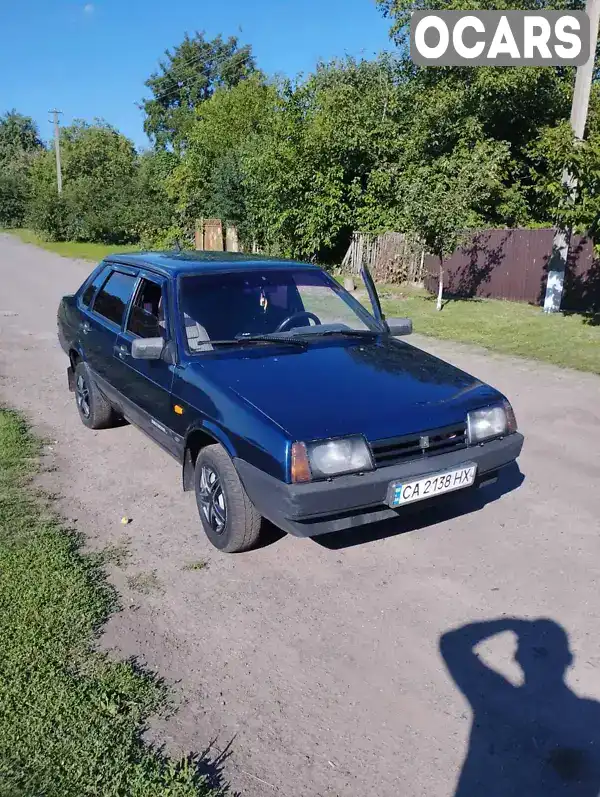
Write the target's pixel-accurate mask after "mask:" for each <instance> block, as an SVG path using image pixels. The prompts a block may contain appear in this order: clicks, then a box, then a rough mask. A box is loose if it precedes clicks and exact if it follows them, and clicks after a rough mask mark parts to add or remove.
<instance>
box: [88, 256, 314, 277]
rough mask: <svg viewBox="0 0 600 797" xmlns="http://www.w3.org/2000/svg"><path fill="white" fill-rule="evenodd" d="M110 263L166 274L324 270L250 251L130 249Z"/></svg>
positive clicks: (110, 259)
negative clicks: (253, 270)
mask: <svg viewBox="0 0 600 797" xmlns="http://www.w3.org/2000/svg"><path fill="white" fill-rule="evenodd" d="M104 262H108V263H122V264H123V265H127V266H135V267H137V268H148V269H151V270H152V271H156V272H158V273H159V274H163V275H164V276H166V277H176V276H178V275H179V274H214V273H218V272H220V271H238V270H239V271H243V270H245V269H248V270H250V269H257V268H259V269H261V270H263V269H280V268H290V267H293V268H302V269H312V270H315V271H321V268H320V267H319V266H315V265H312V264H311V263H302V262H300V261H296V260H285V259H282V258H277V257H269V256H267V255H251V254H246V253H242V252H197V251H191V250H190V251H181V252H127V253H124V254H113V255H109V256H108V257H106V258H105V259H104Z"/></svg>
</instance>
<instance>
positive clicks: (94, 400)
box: [75, 361, 117, 429]
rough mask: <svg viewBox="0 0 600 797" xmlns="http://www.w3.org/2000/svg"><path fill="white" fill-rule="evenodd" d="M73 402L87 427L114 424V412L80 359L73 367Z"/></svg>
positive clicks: (92, 427) (108, 426)
mask: <svg viewBox="0 0 600 797" xmlns="http://www.w3.org/2000/svg"><path fill="white" fill-rule="evenodd" d="M75 402H76V404H77V411H78V412H79V417H80V418H81V422H82V423H83V425H84V426H87V428H88V429H108V428H110V427H111V426H115V424H116V420H117V417H116V414H115V412H114V410H113V408H112V407H111V405H110V404H109V403H108V401H107V400H106V398H105V397H104V396H103V395H102V393H101V392H100V391H99V390H98V388H97V386H96V383H95V382H94V380H93V378H92V375H91V373H90V369H89V368H88V367H87V365H86V364H85V363H84V362H82V361H80V362H78V363H77V365H76V367H75Z"/></svg>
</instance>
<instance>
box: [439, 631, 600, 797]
mask: <svg viewBox="0 0 600 797" xmlns="http://www.w3.org/2000/svg"><path fill="white" fill-rule="evenodd" d="M505 631H512V632H514V634H515V635H516V637H517V640H518V644H517V650H516V653H515V660H516V662H517V663H518V664H519V665H520V667H521V669H522V671H523V676H524V680H523V683H522V685H519V686H514V685H513V684H512V683H511V682H510V681H509V680H507V679H506V678H504V676H502V675H500V673H498V672H496V671H495V670H492V669H490V668H489V667H488V666H486V664H484V662H483V661H482V660H481V658H480V657H479V656H478V654H477V653H476V652H475V650H474V648H475V647H476V646H477V645H478V644H479V643H480V642H482V641H483V640H485V639H488V638H490V637H493V636H495V635H496V634H500V633H503V632H505ZM440 650H441V654H442V657H443V659H444V662H445V664H446V667H447V668H448V671H449V673H450V675H451V676H452V678H453V680H454V682H455V683H456V685H457V686H458V687H459V689H461V691H462V692H463V694H464V695H465V697H466V698H467V700H468V701H469V703H470V705H471V709H472V712H473V721H472V727H471V733H470V739H469V749H468V752H467V755H466V758H465V761H464V764H463V768H462V772H461V774H460V777H459V780H458V785H457V787H456V792H455V795H454V797H517V796H518V797H553V795H561V797H562V795H569V797H598V794H599V793H600V703H598V702H596V701H595V700H590V699H586V698H583V697H578V696H577V695H576V694H574V692H572V691H571V690H570V689H569V687H568V686H567V684H566V683H565V681H564V677H565V673H566V671H567V669H568V668H569V666H570V665H571V663H572V655H571V652H570V650H569V640H568V636H567V634H566V632H565V630H564V629H563V628H562V626H560V625H559V624H558V623H555V622H554V621H553V620H533V621H528V620H520V619H515V618H502V619H498V620H491V621H487V622H480V623H472V624H470V625H466V626H463V627H461V628H458V629H456V630H453V631H449V632H447V633H446V634H444V635H443V636H442V637H441V640H440Z"/></svg>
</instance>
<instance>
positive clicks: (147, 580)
mask: <svg viewBox="0 0 600 797" xmlns="http://www.w3.org/2000/svg"><path fill="white" fill-rule="evenodd" d="M127 584H128V585H129V588H130V589H132V590H135V592H141V593H142V595H151V594H152V593H153V592H163V585H162V583H161V581H160V579H159V577H158V576H157V575H156V571H155V570H152V571H150V572H149V573H144V572H142V573H136V574H135V576H128V578H127Z"/></svg>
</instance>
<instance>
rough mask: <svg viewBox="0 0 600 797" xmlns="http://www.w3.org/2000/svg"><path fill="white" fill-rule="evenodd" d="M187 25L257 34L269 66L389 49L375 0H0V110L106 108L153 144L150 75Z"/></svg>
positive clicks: (46, 133) (69, 114)
mask: <svg viewBox="0 0 600 797" xmlns="http://www.w3.org/2000/svg"><path fill="white" fill-rule="evenodd" d="M186 31H188V32H189V33H190V34H193V33H194V32H195V31H204V32H205V34H206V36H207V37H208V38H213V37H214V36H216V35H217V34H219V33H221V34H222V35H223V36H224V37H227V36H230V35H235V36H238V38H239V40H240V43H242V44H251V45H252V47H253V50H254V54H255V56H256V60H257V65H258V66H259V67H260V68H261V69H262V70H263V71H265V72H267V73H268V74H275V73H278V74H284V75H289V76H294V75H297V74H298V73H300V72H304V73H306V72H309V71H311V70H312V69H313V68H314V66H315V64H316V63H317V61H318V60H319V59H324V60H329V59H331V58H334V57H338V56H343V55H345V54H349V55H355V56H360V55H365V56H366V57H370V56H372V55H374V54H375V53H376V52H379V51H381V50H384V49H391V48H392V46H393V45H392V44H391V42H390V40H389V36H388V31H389V20H386V19H384V18H383V16H382V15H381V13H380V11H379V10H378V8H377V6H376V4H375V0H228V2H226V3H225V2H222V0H221V2H219V0H217V1H216V2H215V1H214V0H213V2H208V1H207V0H168V1H167V2H166V1H165V0H162V1H161V0H83V1H82V0H0V113H3V112H4V111H5V110H9V109H12V108H16V109H17V110H18V111H19V112H21V113H23V114H25V115H27V116H31V117H33V119H34V120H35V121H36V122H37V124H38V126H39V129H40V133H41V136H42V138H43V139H44V140H48V139H49V138H50V137H51V135H52V126H51V124H50V123H49V119H50V115H49V113H48V111H49V109H52V108H58V109H59V110H61V111H62V112H63V115H62V116H61V124H69V123H70V122H72V120H73V119H76V118H79V119H87V120H92V119H93V118H94V117H101V118H103V119H105V120H106V121H107V122H110V124H112V125H114V126H115V127H117V128H118V129H119V130H121V132H123V133H125V135H127V136H129V138H131V139H132V140H133V141H134V143H135V144H136V146H138V147H143V146H147V145H148V140H147V138H146V136H145V134H144V132H143V116H142V112H141V111H140V110H139V109H138V108H137V107H136V103H137V102H139V101H140V100H141V99H142V98H143V97H144V96H149V94H148V90H147V89H146V87H145V86H144V81H145V80H146V79H147V78H148V77H149V75H150V74H151V73H152V72H153V71H154V70H155V69H156V68H157V66H158V60H159V58H160V57H161V55H162V54H163V53H164V51H165V49H166V48H168V47H169V48H172V47H174V46H175V45H176V44H178V43H179V42H180V41H181V40H182V39H183V36H184V34H185V32H186Z"/></svg>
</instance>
